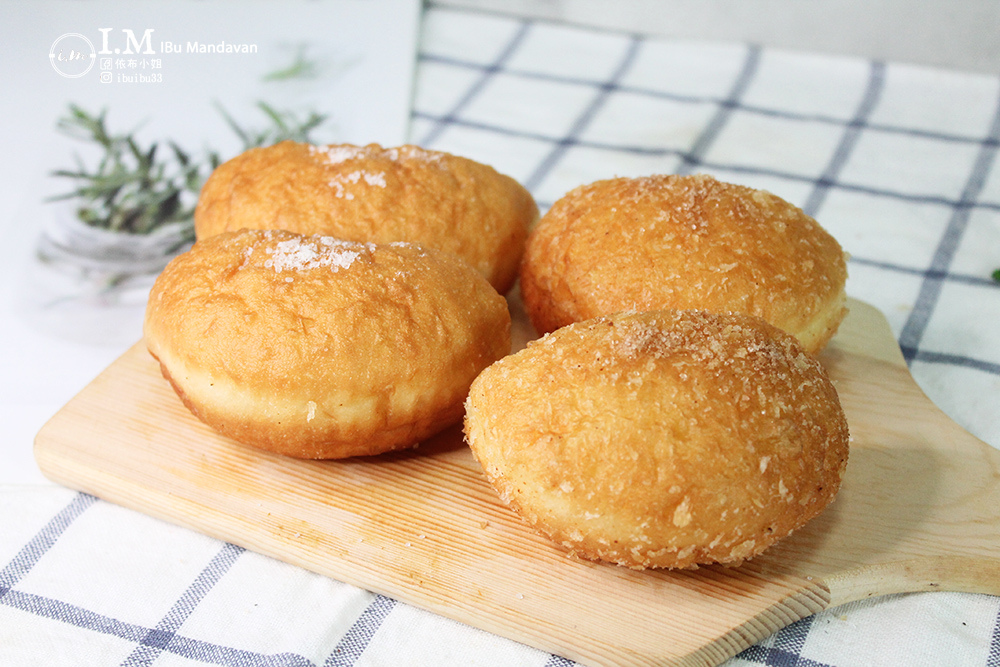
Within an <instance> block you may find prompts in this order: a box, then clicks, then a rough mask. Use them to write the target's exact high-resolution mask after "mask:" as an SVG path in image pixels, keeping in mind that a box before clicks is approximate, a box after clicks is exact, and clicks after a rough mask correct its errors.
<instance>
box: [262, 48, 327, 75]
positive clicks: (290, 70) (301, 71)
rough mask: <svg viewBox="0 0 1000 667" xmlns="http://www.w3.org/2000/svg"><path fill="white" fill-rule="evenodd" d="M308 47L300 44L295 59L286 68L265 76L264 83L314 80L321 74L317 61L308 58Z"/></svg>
mask: <svg viewBox="0 0 1000 667" xmlns="http://www.w3.org/2000/svg"><path fill="white" fill-rule="evenodd" d="M307 48H308V45H306V44H299V45H298V47H297V48H296V49H295V58H294V59H293V60H292V62H291V63H290V64H288V65H286V66H285V67H282V68H279V69H276V70H274V71H272V72H268V73H267V74H265V75H264V76H263V77H262V79H263V80H264V81H287V80H289V79H314V78H316V75H317V74H318V73H319V67H318V65H317V64H316V61H314V60H310V59H309V58H306V50H307Z"/></svg>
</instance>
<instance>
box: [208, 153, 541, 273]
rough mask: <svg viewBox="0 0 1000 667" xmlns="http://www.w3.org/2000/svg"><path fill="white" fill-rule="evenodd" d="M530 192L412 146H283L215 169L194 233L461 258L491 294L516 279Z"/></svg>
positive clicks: (532, 212)
mask: <svg viewBox="0 0 1000 667" xmlns="http://www.w3.org/2000/svg"><path fill="white" fill-rule="evenodd" d="M537 218H538V207H537V205H536V204H535V201H534V199H533V198H532V196H531V194H530V193H528V191H527V190H526V189H525V188H524V187H522V186H521V185H520V184H519V183H517V182H516V181H515V180H514V179H512V178H510V177H509V176H506V175H503V174H500V173H499V172H497V171H496V170H494V169H493V168H492V167H489V166H487V165H484V164H481V163H478V162H475V161H474V160H469V159H467V158H463V157H460V156H456V155H451V154H449V153H444V152H440V151H431V150H426V149H423V148H420V147H417V146H410V145H404V146H398V147H391V148H383V147H382V146H380V145H378V144H369V145H367V146H355V145H352V144H331V145H328V146H317V145H312V144H306V143H297V142H292V141H285V142H282V143H279V144H276V145H273V146H268V147H262V148H253V149H250V150H248V151H246V152H244V153H242V154H241V155H238V156H236V157H234V158H232V159H231V160H228V161H227V162H225V163H223V164H221V165H219V167H218V168H216V169H215V170H214V171H213V172H212V175H211V176H210V177H209V179H208V180H207V182H206V183H205V186H204V187H203V188H202V192H201V196H200V197H199V200H198V206H197V208H196V210H195V232H196V235H197V238H199V239H204V238H207V237H209V236H211V235H214V234H218V233H221V232H224V231H236V230H239V229H243V228H249V229H284V230H287V231H293V232H297V233H300V234H305V235H312V234H321V235H328V236H333V237H335V238H340V239H345V240H351V241H362V242H373V243H389V242H393V241H407V242H412V243H416V244H418V245H421V246H424V247H429V248H435V249H438V250H444V251H446V252H452V253H455V254H457V255H459V256H461V257H463V258H464V259H465V260H466V261H467V262H469V263H470V264H472V265H473V267H475V268H476V269H477V270H478V271H480V273H482V274H483V275H484V276H485V277H486V278H487V280H489V281H490V283H491V284H492V285H493V286H494V287H495V288H496V289H497V291H499V292H501V293H504V292H507V291H508V290H509V289H510V287H511V286H512V285H513V283H514V281H515V280H516V278H517V269H518V265H519V263H520V260H521V255H522V254H523V252H524V242H525V239H526V238H527V235H528V230H529V228H530V226H531V225H533V224H534V223H535V222H536V220H537Z"/></svg>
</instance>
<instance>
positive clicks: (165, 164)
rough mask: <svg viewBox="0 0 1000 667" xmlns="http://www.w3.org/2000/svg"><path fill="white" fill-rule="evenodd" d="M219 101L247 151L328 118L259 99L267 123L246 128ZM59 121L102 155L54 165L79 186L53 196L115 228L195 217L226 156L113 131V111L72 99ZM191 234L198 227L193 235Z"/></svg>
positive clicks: (304, 136)
mask: <svg viewBox="0 0 1000 667" xmlns="http://www.w3.org/2000/svg"><path fill="white" fill-rule="evenodd" d="M216 108H217V109H218V110H219V112H220V113H221V114H222V116H223V118H224V119H225V121H226V123H227V124H228V125H229V127H230V129H231V130H232V131H233V132H234V133H235V134H236V136H237V137H238V138H239V139H240V141H241V142H242V144H243V150H249V149H250V148H255V147H258V146H267V145H271V144H275V143H278V142H280V141H284V140H285V139H292V140H295V141H302V142H308V141H310V133H311V132H312V131H313V130H314V129H315V128H316V127H318V126H319V125H321V124H322V123H323V122H324V121H325V120H326V116H325V115H321V114H317V113H315V112H310V113H309V114H308V115H307V116H306V117H305V118H304V119H300V118H299V117H297V116H296V115H295V114H293V113H291V112H288V111H279V110H277V109H275V108H274V107H272V106H270V105H268V104H266V103H264V102H259V103H258V104H257V108H258V109H260V111H261V112H262V113H263V115H264V116H265V118H266V119H267V121H268V124H267V126H266V127H264V128H263V129H252V128H251V129H248V128H244V127H242V126H240V125H239V123H237V122H236V120H235V119H234V118H233V117H232V115H231V114H229V113H228V112H227V111H226V110H225V109H224V108H223V107H222V106H221V105H220V104H216ZM57 128H58V129H59V130H61V131H62V132H64V133H65V134H67V135H68V136H70V137H73V138H75V139H78V140H81V141H85V142H91V143H95V144H97V145H98V146H99V147H100V149H101V151H102V156H101V158H100V161H99V162H98V164H97V166H96V167H95V168H93V169H90V168H88V167H87V166H86V165H85V164H84V162H83V160H82V159H80V157H79V156H75V161H76V168H75V169H58V170H55V171H53V172H52V175H53V176H58V177H61V178H69V179H72V180H73V181H75V183H76V187H75V188H74V189H72V190H71V191H69V192H66V193H64V194H61V195H57V196H55V197H52V198H50V201H57V200H67V199H75V200H79V202H80V204H79V206H78V207H77V210H76V213H77V217H78V218H79V219H80V220H81V221H82V222H84V223H85V224H87V225H90V226H92V227H98V228H101V229H107V230H109V231H114V232H126V233H131V234H148V233H149V232H151V231H153V230H154V229H157V228H159V227H162V226H163V225H166V224H169V223H173V222H187V223H191V222H192V221H193V217H194V207H195V203H196V202H197V198H198V194H199V193H200V192H201V187H202V185H203V184H204V182H205V179H207V178H208V176H209V174H211V173H212V171H213V170H214V169H215V168H216V167H217V166H219V164H221V163H222V158H221V156H220V155H219V153H218V152H216V151H214V150H206V151H205V153H204V155H201V156H198V157H196V156H194V155H193V154H192V153H191V152H189V151H186V150H184V149H183V148H181V147H180V146H179V145H178V144H177V143H175V142H173V141H170V142H167V146H168V147H169V152H166V151H163V150H161V149H160V146H159V144H157V143H155V142H154V143H152V144H151V145H149V146H141V145H140V144H139V143H138V141H137V140H136V139H135V137H134V136H133V134H131V133H127V134H115V133H112V132H111V131H109V129H108V125H107V110H103V111H101V113H100V114H97V115H96V116H95V115H93V114H91V113H89V112H87V111H86V110H84V109H83V108H81V107H79V106H77V105H75V104H71V105H70V107H69V113H68V114H67V115H66V116H64V117H62V118H60V119H59V121H58V122H57ZM164 153H166V154H164ZM193 234H194V232H193V227H192V230H191V233H190V236H191V238H192V239H193Z"/></svg>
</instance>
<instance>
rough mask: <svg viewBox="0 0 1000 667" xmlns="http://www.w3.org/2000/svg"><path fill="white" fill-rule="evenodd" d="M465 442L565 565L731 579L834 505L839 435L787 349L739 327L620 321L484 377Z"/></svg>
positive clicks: (794, 347)
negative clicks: (575, 559) (572, 560)
mask: <svg viewBox="0 0 1000 667" xmlns="http://www.w3.org/2000/svg"><path fill="white" fill-rule="evenodd" d="M465 433H466V438H467V440H468V443H469V445H470V447H471V449H472V451H473V453H474V454H475V456H476V458H477V459H478V460H479V462H480V463H481V465H482V467H483V470H484V471H485V474H486V477H487V479H488V480H489V481H490V482H491V484H492V485H493V486H494V487H495V488H496V490H497V492H498V493H499V495H500V498H501V499H502V500H503V501H504V502H505V503H506V504H508V505H509V506H510V507H511V508H512V509H514V510H515V511H516V512H517V513H518V514H519V515H520V516H521V517H522V518H523V519H525V521H526V522H527V523H528V524H529V525H531V526H533V527H534V528H535V529H537V530H538V531H539V532H541V533H542V534H544V535H546V536H548V537H550V538H551V539H553V540H554V541H555V542H557V543H559V544H561V545H563V546H564V547H565V548H567V549H568V550H569V551H570V552H572V553H573V554H575V555H577V556H580V557H583V558H588V559H594V560H602V561H608V562H612V563H617V564H620V565H625V566H628V567H632V568H640V569H641V568H647V567H655V568H688V567H693V566H697V565H699V564H708V563H725V564H738V563H740V562H742V561H743V560H745V559H747V558H751V557H753V556H754V555H757V554H759V553H760V552H761V551H763V550H764V549H766V548H767V547H769V546H770V545H771V544H773V543H774V542H775V541H777V540H779V539H781V538H783V537H785V536H787V535H788V534H789V533H791V532H792V531H793V530H795V529H796V528H799V527H801V526H802V525H803V524H804V523H806V522H807V521H809V520H810V519H811V518H812V517H814V516H815V515H816V514H818V513H819V512H820V511H821V510H822V509H823V508H824V507H826V506H827V505H828V504H829V503H830V502H831V501H832V500H833V498H834V497H835V495H836V493H837V490H838V489H839V486H840V480H841V477H842V474H843V471H844V469H845V466H846V462H847V456H848V428H847V423H846V420H845V418H844V414H843V411H842V409H841V407H840V403H839V399H838V397H837V393H836V390H835V389H834V387H833V384H832V382H831V381H830V379H829V377H828V376H827V374H826V372H825V371H824V369H823V367H822V366H821V365H820V364H819V363H818V362H817V361H816V359H815V358H814V357H813V356H812V355H811V354H809V353H808V352H806V351H805V350H804V349H803V348H802V346H801V345H800V344H799V343H798V341H797V340H795V339H794V338H793V337H792V336H790V335H788V334H786V333H784V332H782V331H780V330H778V329H776V328H775V327H772V326H770V325H768V324H766V323H765V322H763V321H761V320H759V319H757V318H751V317H747V316H742V315H735V314H711V313H706V312H701V311H654V312H643V313H620V314H616V315H614V316H608V317H599V318H594V319H592V320H587V321H584V322H580V323H575V324H572V325H568V326H566V327H563V328H561V329H559V330H557V331H555V332H554V333H551V334H548V335H546V336H543V337H542V338H541V339H538V340H537V341H534V342H532V343H531V344H529V345H528V347H527V348H526V349H524V350H522V351H520V352H517V353H515V354H513V355H510V356H508V357H506V358H504V359H502V360H500V361H498V362H496V363H494V364H493V365H491V366H490V367H489V368H487V369H486V370H485V371H483V373H482V374H481V375H480V376H479V377H478V378H477V379H476V381H475V382H474V383H473V385H472V389H471V391H470V394H469V397H468V399H467V401H466V417H465Z"/></svg>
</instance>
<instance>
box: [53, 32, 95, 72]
mask: <svg viewBox="0 0 1000 667" xmlns="http://www.w3.org/2000/svg"><path fill="white" fill-rule="evenodd" d="M95 60H97V51H96V50H94V45H93V44H92V43H91V41H90V40H89V39H87V38H86V37H84V36H83V35H81V34H80V33H78V32H68V33H66V34H65V35H60V36H59V37H58V38H56V41H54V42H52V48H50V49H49V62H50V63H52V69H54V70H55V71H56V72H58V73H59V74H60V75H61V76H64V77H66V78H68V79H76V78H78V77H81V76H83V75H84V74H86V73H87V72H89V71H90V68H91V67H93V66H94V61H95Z"/></svg>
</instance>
